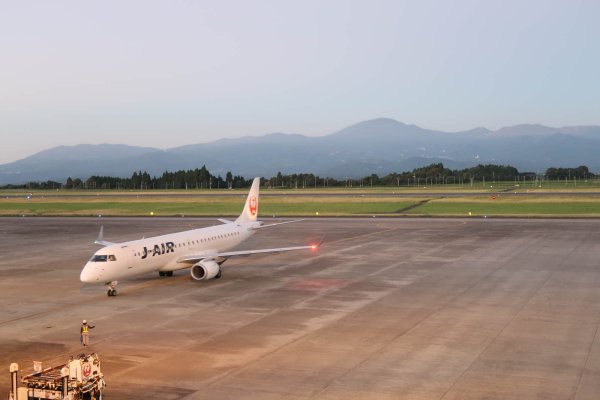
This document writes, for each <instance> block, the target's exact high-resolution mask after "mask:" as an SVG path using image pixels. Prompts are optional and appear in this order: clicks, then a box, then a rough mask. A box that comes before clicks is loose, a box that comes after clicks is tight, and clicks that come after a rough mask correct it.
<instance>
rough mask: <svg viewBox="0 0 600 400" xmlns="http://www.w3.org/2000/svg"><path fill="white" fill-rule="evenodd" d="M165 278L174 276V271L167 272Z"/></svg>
mask: <svg viewBox="0 0 600 400" xmlns="http://www.w3.org/2000/svg"><path fill="white" fill-rule="evenodd" d="M165 276H173V271H167V272H165Z"/></svg>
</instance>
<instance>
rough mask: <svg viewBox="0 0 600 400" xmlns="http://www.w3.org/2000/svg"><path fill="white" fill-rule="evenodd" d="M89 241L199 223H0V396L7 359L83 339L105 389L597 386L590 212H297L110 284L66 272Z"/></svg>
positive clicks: (527, 393)
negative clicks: (239, 246)
mask: <svg viewBox="0 0 600 400" xmlns="http://www.w3.org/2000/svg"><path fill="white" fill-rule="evenodd" d="M101 223H102V224H103V225H104V234H105V239H106V240H109V241H115V242H117V241H124V240H131V239H135V238H139V237H142V236H146V237H148V236H152V235H156V234H162V233H169V232H175V231H179V230H184V229H191V228H196V227H201V226H208V225H212V224H215V223H217V222H216V221H215V220H213V219H187V218H186V219H184V218H179V219H177V218H172V219H153V218H147V219H134V218H110V219H107V218H103V219H101V220H100V219H93V218H89V219H88V218H1V219H0V243H1V245H0V246H1V247H0V251H1V253H2V255H3V257H2V258H1V259H0V277H1V278H2V286H1V288H2V290H1V291H0V301H1V304H2V308H1V309H0V349H1V350H0V367H1V366H2V365H3V366H5V369H4V372H3V373H1V374H0V395H6V394H7V393H8V384H9V373H8V366H9V364H10V363H11V362H18V363H19V365H20V367H21V368H23V369H28V370H29V369H30V365H31V363H32V361H33V360H36V361H43V362H44V366H50V365H53V364H58V363H61V362H65V361H66V360H67V358H68V356H69V355H71V354H78V353H80V352H82V347H80V345H79V326H80V323H81V320H82V319H84V318H85V319H87V320H88V321H90V322H91V324H93V325H95V326H96V328H95V329H94V330H92V332H91V333H92V335H91V343H92V345H91V347H90V350H91V351H95V352H97V353H98V354H99V356H100V359H101V361H102V367H103V370H104V373H105V376H106V382H107V384H108V388H107V390H106V391H105V394H104V395H105V399H108V400H112V399H132V398H145V399H186V400H191V399H211V400H215V399H216V400H219V399H267V400H269V399H290V400H296V399H328V400H329V399H443V400H450V399H503V400H504V399H519V400H523V399H544V400H547V399H576V400H584V399H597V398H598V393H600V330H599V326H600V266H599V258H600V257H599V255H600V220H550V219H549V220H543V219H536V220H526V219H523V220H520V219H434V218H431V219H383V218H364V219H359V218H353V219H309V220H305V221H303V222H299V223H296V224H289V225H282V226H280V227H276V228H272V229H265V230H261V231H260V232H258V233H257V234H256V235H255V236H254V238H252V239H251V240H250V241H248V242H246V243H245V244H244V245H243V248H265V247H279V246H286V245H302V244H305V243H306V244H309V243H310V242H312V241H315V240H318V239H319V238H321V237H322V235H325V242H324V244H323V245H322V247H321V248H320V249H319V250H318V251H317V252H310V251H308V252H295V253H282V254H278V255H266V256H262V255H261V256H255V257H247V258H240V259H231V260H229V261H227V262H226V263H225V264H224V269H223V277H222V278H221V279H219V280H212V281H208V282H193V281H190V279H189V273H188V271H186V270H184V271H179V272H176V274H175V276H174V277H172V278H167V277H161V278H159V277H158V274H156V275H148V276H144V277H140V278H137V279H134V280H130V281H124V282H121V283H120V285H119V296H118V297H116V298H112V297H107V296H106V291H105V289H104V287H102V286H93V285H83V284H81V283H80V282H79V272H80V270H81V268H82V266H83V265H84V264H85V262H86V261H87V259H88V258H89V257H90V256H91V255H92V254H93V252H94V251H95V250H96V249H97V248H98V247H97V246H95V245H93V244H92V242H93V240H94V239H95V238H96V235H97V232H98V229H99V226H100V224H101Z"/></svg>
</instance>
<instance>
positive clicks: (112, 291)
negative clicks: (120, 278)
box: [106, 281, 119, 297]
mask: <svg viewBox="0 0 600 400" xmlns="http://www.w3.org/2000/svg"><path fill="white" fill-rule="evenodd" d="M118 283H119V282H117V281H112V282H109V283H107V284H106V286H108V293H107V294H108V296H109V297H112V296H116V295H117V284H118Z"/></svg>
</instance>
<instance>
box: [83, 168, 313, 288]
mask: <svg viewBox="0 0 600 400" xmlns="http://www.w3.org/2000/svg"><path fill="white" fill-rule="evenodd" d="M259 186H260V178H254V181H253V182H252V187H251V188H250V193H249V194H248V197H247V198H246V204H245V205H244V209H243V210H242V213H241V214H240V216H239V217H238V218H237V219H236V220H235V221H230V220H226V219H219V221H220V222H222V224H221V225H217V226H211V227H207V228H200V229H193V230H188V231H183V232H177V233H171V234H167V235H162V236H155V237H151V238H145V239H139V240H132V241H129V242H123V243H111V242H107V241H105V240H104V238H103V234H104V232H103V231H104V229H103V228H100V233H99V235H98V238H97V239H96V241H95V243H96V244H100V245H103V246H105V247H103V248H102V249H100V250H98V251H97V252H96V253H95V254H94V255H93V256H92V258H91V259H90V260H89V261H88V262H87V264H86V265H85V266H84V267H83V270H82V271H81V275H80V279H81V281H82V282H84V283H106V284H107V285H108V287H109V288H108V295H109V296H115V295H116V294H117V291H116V285H117V280H119V279H123V278H129V277H132V276H136V275H142V274H146V273H149V272H156V271H158V273H159V275H161V276H172V275H173V271H177V270H180V269H185V268H190V275H191V277H192V278H193V279H194V280H197V281H201V280H208V279H213V278H220V277H221V265H222V264H223V263H224V262H225V261H226V260H227V259H228V258H230V257H236V256H247V255H251V254H261V253H278V252H283V251H290V250H305V249H313V250H314V249H316V248H317V245H310V246H294V247H280V248H274V249H259V250H240V251H230V250H231V249H232V248H234V247H235V246H237V245H239V244H240V243H242V242H243V241H245V240H246V239H248V238H249V237H250V236H252V235H253V234H254V233H255V232H256V231H257V230H259V229H262V228H267V227H272V226H276V225H281V224H287V223H290V222H296V221H297V220H296V221H285V222H279V223H273V224H268V225H263V223H262V222H261V221H258V220H257V216H258V192H259Z"/></svg>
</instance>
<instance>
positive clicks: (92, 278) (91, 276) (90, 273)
mask: <svg viewBox="0 0 600 400" xmlns="http://www.w3.org/2000/svg"><path fill="white" fill-rule="evenodd" d="M79 279H80V280H81V282H83V283H94V282H98V281H99V280H100V273H99V271H97V270H96V267H95V266H94V265H92V264H91V263H87V264H85V267H83V269H82V270H81V275H79Z"/></svg>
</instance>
